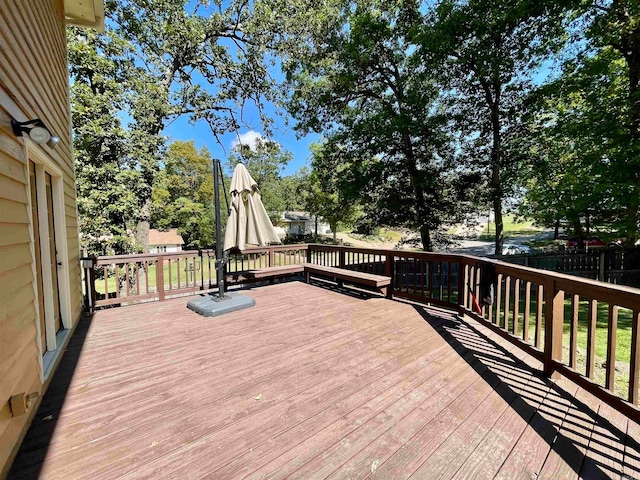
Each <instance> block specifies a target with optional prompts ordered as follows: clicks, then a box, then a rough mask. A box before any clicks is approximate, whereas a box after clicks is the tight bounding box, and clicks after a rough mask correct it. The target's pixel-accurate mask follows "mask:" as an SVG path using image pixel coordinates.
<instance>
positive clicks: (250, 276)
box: [225, 265, 304, 284]
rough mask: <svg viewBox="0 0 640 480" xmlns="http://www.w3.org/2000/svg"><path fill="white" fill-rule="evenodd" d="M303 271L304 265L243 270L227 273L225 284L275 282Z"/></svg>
mask: <svg viewBox="0 0 640 480" xmlns="http://www.w3.org/2000/svg"><path fill="white" fill-rule="evenodd" d="M303 271H304V267H303V266H302V265H281V266H279V267H265V268H258V269H253V270H241V271H238V272H227V273H226V275H225V284H226V283H236V282H256V281H260V280H270V281H271V282H273V281H274V280H275V279H277V278H284V277H289V276H291V275H297V274H299V273H302V272H303Z"/></svg>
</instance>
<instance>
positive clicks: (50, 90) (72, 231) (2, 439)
mask: <svg viewBox="0 0 640 480" xmlns="http://www.w3.org/2000/svg"><path fill="white" fill-rule="evenodd" d="M1 3H2V7H1V8H0V477H2V472H3V471H5V470H6V468H7V465H8V464H7V460H8V459H9V458H10V455H11V454H12V451H13V450H14V448H15V446H16V444H17V442H18V440H19V437H20V435H21V432H22V431H23V430H24V429H25V427H26V423H27V421H28V419H29V415H24V416H22V417H17V418H11V416H10V414H9V406H8V403H7V399H8V398H10V397H11V396H12V395H15V394H17V393H20V392H24V393H31V392H33V391H38V390H40V389H41V384H40V377H39V375H40V364H39V355H40V353H39V350H38V339H37V318H36V308H35V303H36V299H35V296H34V292H33V286H32V281H33V270H32V268H33V267H32V265H31V260H32V257H31V244H30V242H31V238H30V231H29V214H30V212H29V206H28V181H29V179H28V173H27V172H26V170H25V165H27V158H25V150H24V146H23V144H22V142H21V141H20V140H18V139H16V138H15V137H14V136H13V133H12V132H11V127H10V118H11V117H13V118H15V119H16V120H18V121H24V120H27V119H35V118H40V119H41V120H42V121H43V122H44V123H45V124H46V125H47V126H48V127H49V129H50V130H51V132H52V134H53V135H56V136H58V137H60V143H59V144H58V145H57V146H56V147H55V148H54V149H50V148H48V147H47V146H42V148H41V151H42V152H44V154H45V155H47V156H48V157H49V159H50V161H51V162H52V163H54V164H55V165H56V166H57V168H58V169H59V171H60V172H61V173H62V175H63V189H62V190H63V195H64V211H63V212H56V215H64V218H65V222H66V228H67V232H66V240H67V247H68V260H69V263H68V265H69V277H70V285H69V291H70V293H71V315H72V317H71V321H72V322H73V323H74V324H75V322H76V321H77V319H78V317H79V316H80V312H81V305H82V299H81V290H82V289H81V277H80V273H81V272H80V268H79V251H78V228H77V224H78V221H77V214H76V211H77V207H76V198H75V192H76V186H75V176H74V170H73V168H74V166H73V154H72V150H71V148H72V147H71V130H70V128H71V119H70V111H69V87H68V71H67V52H66V31H65V25H64V11H63V0H29V1H24V0H2V2H1ZM16 108H17V109H18V110H16ZM52 173H55V172H52Z"/></svg>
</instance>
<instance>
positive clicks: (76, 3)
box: [64, 0, 104, 32]
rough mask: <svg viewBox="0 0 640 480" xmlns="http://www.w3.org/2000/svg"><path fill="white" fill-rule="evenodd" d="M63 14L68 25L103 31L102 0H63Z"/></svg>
mask: <svg viewBox="0 0 640 480" xmlns="http://www.w3.org/2000/svg"><path fill="white" fill-rule="evenodd" d="M64 16H65V20H66V21H67V24H69V25H78V26H80V27H89V28H93V29H95V30H97V31H98V32H104V1H103V0H64Z"/></svg>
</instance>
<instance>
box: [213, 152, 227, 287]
mask: <svg viewBox="0 0 640 480" xmlns="http://www.w3.org/2000/svg"><path fill="white" fill-rule="evenodd" d="M219 171H220V160H218V159H217V158H214V159H213V192H214V193H213V195H214V197H215V198H214V205H215V212H216V213H215V214H216V279H217V281H218V298H224V264H225V261H224V257H223V252H222V225H221V219H220V178H219V173H218V172H219Z"/></svg>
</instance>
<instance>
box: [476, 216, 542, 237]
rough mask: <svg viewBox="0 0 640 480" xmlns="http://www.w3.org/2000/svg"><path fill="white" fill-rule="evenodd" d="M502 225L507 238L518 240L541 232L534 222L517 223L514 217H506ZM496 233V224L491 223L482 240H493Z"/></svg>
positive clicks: (486, 228) (484, 231)
mask: <svg viewBox="0 0 640 480" xmlns="http://www.w3.org/2000/svg"><path fill="white" fill-rule="evenodd" d="M502 224H503V230H504V236H505V238H517V237H520V236H524V235H531V234H534V233H538V232H541V231H542V229H541V228H540V227H536V226H535V225H534V224H533V222H528V221H524V222H516V221H515V217H514V215H504V216H503V217H502ZM495 233H496V224H495V223H494V222H491V223H489V225H488V226H486V227H485V228H484V230H483V232H482V234H481V235H480V237H479V239H480V240H493V236H494V235H495Z"/></svg>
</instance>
